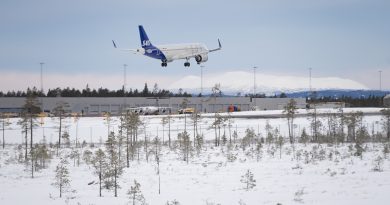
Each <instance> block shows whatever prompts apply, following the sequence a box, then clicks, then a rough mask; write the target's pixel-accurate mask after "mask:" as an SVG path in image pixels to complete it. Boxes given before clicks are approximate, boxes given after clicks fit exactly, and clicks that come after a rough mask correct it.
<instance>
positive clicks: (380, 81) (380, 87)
mask: <svg viewBox="0 0 390 205" xmlns="http://www.w3.org/2000/svg"><path fill="white" fill-rule="evenodd" d="M379 91H382V70H379Z"/></svg>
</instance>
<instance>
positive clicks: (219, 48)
mask: <svg viewBox="0 0 390 205" xmlns="http://www.w3.org/2000/svg"><path fill="white" fill-rule="evenodd" d="M218 46H219V47H218V48H216V49H211V50H209V52H214V51H219V50H221V49H222V45H221V41H219V39H218Z"/></svg>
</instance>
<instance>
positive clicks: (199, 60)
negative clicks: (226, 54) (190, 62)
mask: <svg viewBox="0 0 390 205" xmlns="http://www.w3.org/2000/svg"><path fill="white" fill-rule="evenodd" d="M208 59H209V56H208V55H207V54H200V55H197V56H195V60H196V62H197V63H198V64H200V63H203V62H206V61H207V60H208Z"/></svg>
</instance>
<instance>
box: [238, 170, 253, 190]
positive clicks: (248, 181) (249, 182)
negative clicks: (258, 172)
mask: <svg viewBox="0 0 390 205" xmlns="http://www.w3.org/2000/svg"><path fill="white" fill-rule="evenodd" d="M240 181H241V183H243V184H244V185H245V188H244V189H245V190H246V191H249V190H250V189H253V188H254V187H255V186H256V180H255V179H254V178H253V174H252V172H251V171H249V169H248V170H247V171H246V173H245V174H244V175H242V176H241V180H240Z"/></svg>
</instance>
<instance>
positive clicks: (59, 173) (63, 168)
mask: <svg viewBox="0 0 390 205" xmlns="http://www.w3.org/2000/svg"><path fill="white" fill-rule="evenodd" d="M68 164H69V162H68V161H67V160H66V158H62V159H61V160H60V163H59V164H58V165H57V167H56V170H55V173H56V175H55V181H54V183H53V185H54V186H55V187H57V188H58V189H59V191H60V198H61V197H62V193H63V192H64V191H66V190H67V189H68V188H69V187H70V178H69V170H68V166H67V165H68Z"/></svg>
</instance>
